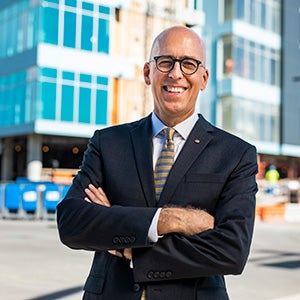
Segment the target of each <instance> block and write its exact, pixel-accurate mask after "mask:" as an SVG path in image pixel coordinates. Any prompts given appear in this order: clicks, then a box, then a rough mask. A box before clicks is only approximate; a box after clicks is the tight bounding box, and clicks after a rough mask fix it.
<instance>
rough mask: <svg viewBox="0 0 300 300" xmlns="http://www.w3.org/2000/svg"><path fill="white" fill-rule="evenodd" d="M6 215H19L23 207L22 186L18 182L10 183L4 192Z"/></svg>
mask: <svg viewBox="0 0 300 300" xmlns="http://www.w3.org/2000/svg"><path fill="white" fill-rule="evenodd" d="M4 195H5V196H4V215H5V216H10V215H11V214H13V215H14V216H19V213H20V208H21V186H20V185H19V184H17V183H8V184H7V185H6V186H5V192H4Z"/></svg>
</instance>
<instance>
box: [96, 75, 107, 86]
mask: <svg viewBox="0 0 300 300" xmlns="http://www.w3.org/2000/svg"><path fill="white" fill-rule="evenodd" d="M97 84H103V85H108V78H107V77H102V76H98V77H97Z"/></svg>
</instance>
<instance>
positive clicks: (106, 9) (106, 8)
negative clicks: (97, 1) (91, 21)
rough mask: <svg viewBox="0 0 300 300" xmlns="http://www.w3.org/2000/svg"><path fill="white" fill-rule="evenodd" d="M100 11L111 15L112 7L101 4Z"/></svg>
mask: <svg viewBox="0 0 300 300" xmlns="http://www.w3.org/2000/svg"><path fill="white" fill-rule="evenodd" d="M99 12H100V13H103V14H106V15H109V14H110V8H109V7H108V6H99Z"/></svg>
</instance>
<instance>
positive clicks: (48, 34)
mask: <svg viewBox="0 0 300 300" xmlns="http://www.w3.org/2000/svg"><path fill="white" fill-rule="evenodd" d="M42 24H43V25H42V28H43V32H42V41H43V42H45V43H49V44H54V45H57V44H58V9H56V8H52V7H43V9H42Z"/></svg>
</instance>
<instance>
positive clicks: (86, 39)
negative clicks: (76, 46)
mask: <svg viewBox="0 0 300 300" xmlns="http://www.w3.org/2000/svg"><path fill="white" fill-rule="evenodd" d="M92 41H93V18H92V17H90V16H85V15H83V16H82V28H81V49H83V50H90V51H91V50H92V48H93V44H92Z"/></svg>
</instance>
